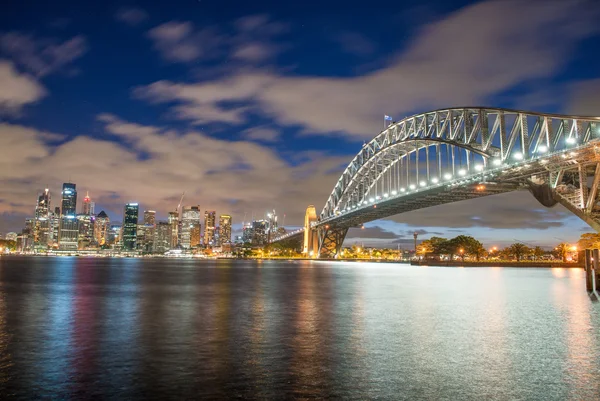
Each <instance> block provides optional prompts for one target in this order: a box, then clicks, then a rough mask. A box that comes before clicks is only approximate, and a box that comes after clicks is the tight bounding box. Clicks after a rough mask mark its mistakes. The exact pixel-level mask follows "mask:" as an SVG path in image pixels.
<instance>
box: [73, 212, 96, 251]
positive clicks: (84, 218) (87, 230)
mask: <svg viewBox="0 0 600 401" xmlns="http://www.w3.org/2000/svg"><path fill="white" fill-rule="evenodd" d="M94 220H95V217H94V216H91V215H89V214H81V213H80V214H78V215H77V229H78V230H79V235H78V237H77V249H86V248H88V247H90V245H92V243H94V242H95V241H94Z"/></svg>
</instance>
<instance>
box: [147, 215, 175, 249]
mask: <svg viewBox="0 0 600 401" xmlns="http://www.w3.org/2000/svg"><path fill="white" fill-rule="evenodd" d="M172 236H173V226H172V224H171V223H167V222H164V221H159V222H158V223H157V224H156V228H155V230H154V240H153V241H152V242H153V248H152V251H153V252H154V253H165V252H167V251H168V250H169V249H171V241H172Z"/></svg>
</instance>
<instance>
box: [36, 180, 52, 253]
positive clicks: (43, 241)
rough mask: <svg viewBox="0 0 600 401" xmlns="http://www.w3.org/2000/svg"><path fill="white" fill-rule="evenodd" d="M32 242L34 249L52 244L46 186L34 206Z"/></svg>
mask: <svg viewBox="0 0 600 401" xmlns="http://www.w3.org/2000/svg"><path fill="white" fill-rule="evenodd" d="M33 244H34V247H35V249H36V250H38V251H45V250H47V249H48V245H51V244H52V238H51V232H50V190H49V189H48V188H46V189H45V190H44V192H43V193H42V194H41V195H40V196H39V197H38V201H37V204H36V206H35V216H34V225H33Z"/></svg>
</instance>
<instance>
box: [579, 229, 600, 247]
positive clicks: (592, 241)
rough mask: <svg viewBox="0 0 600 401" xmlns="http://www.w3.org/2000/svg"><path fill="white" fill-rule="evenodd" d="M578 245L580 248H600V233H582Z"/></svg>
mask: <svg viewBox="0 0 600 401" xmlns="http://www.w3.org/2000/svg"><path fill="white" fill-rule="evenodd" d="M577 247H578V248H579V249H600V234H598V233H585V234H582V235H581V238H579V241H577Z"/></svg>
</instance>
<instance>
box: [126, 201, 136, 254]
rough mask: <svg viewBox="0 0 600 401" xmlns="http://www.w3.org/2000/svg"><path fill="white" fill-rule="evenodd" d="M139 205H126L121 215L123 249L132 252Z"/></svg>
mask: <svg viewBox="0 0 600 401" xmlns="http://www.w3.org/2000/svg"><path fill="white" fill-rule="evenodd" d="M138 214H139V205H138V204H137V203H128V204H126V205H125V211H124V213H123V249H124V250H127V251H133V250H135V249H136V244H137V225H138Z"/></svg>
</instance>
